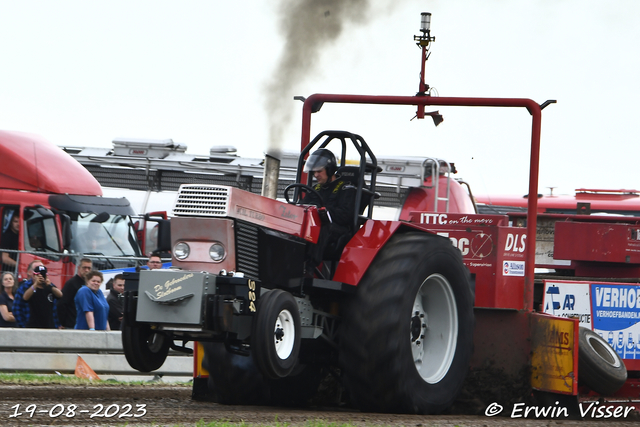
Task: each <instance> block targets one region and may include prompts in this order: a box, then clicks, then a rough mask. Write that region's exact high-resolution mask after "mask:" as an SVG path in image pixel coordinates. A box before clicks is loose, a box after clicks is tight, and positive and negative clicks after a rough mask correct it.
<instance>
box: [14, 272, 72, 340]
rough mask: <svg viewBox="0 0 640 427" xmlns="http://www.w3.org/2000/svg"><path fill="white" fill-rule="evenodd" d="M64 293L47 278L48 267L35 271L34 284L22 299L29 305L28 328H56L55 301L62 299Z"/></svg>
mask: <svg viewBox="0 0 640 427" xmlns="http://www.w3.org/2000/svg"><path fill="white" fill-rule="evenodd" d="M61 297H62V291H61V290H60V289H58V288H57V287H56V286H55V285H54V284H53V283H51V280H49V278H48V277H47V267H45V266H44V265H39V266H37V267H35V268H34V269H33V284H32V285H31V286H30V287H29V288H27V290H26V291H24V294H23V296H22V299H24V300H25V301H27V303H29V313H30V315H29V321H28V322H27V327H28V328H48V329H52V328H56V327H57V326H58V325H57V323H58V322H57V321H56V320H55V319H54V317H53V310H54V308H55V306H56V304H55V301H54V299H60V298H61Z"/></svg>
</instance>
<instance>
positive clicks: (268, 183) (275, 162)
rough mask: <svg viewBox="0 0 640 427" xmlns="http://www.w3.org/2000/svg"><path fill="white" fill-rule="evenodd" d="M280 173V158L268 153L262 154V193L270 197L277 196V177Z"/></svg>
mask: <svg viewBox="0 0 640 427" xmlns="http://www.w3.org/2000/svg"><path fill="white" fill-rule="evenodd" d="M279 175H280V159H277V158H275V157H273V156H270V155H269V154H265V156H264V176H263V177H262V195H263V196H264V197H269V198H270V199H276V198H277V197H278V177H279Z"/></svg>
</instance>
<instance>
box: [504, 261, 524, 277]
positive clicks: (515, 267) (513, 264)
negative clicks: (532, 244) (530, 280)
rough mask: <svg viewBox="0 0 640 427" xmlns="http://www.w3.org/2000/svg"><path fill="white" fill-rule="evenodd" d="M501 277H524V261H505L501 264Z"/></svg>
mask: <svg viewBox="0 0 640 427" xmlns="http://www.w3.org/2000/svg"><path fill="white" fill-rule="evenodd" d="M502 275H503V276H524V261H505V262H504V263H503V264H502Z"/></svg>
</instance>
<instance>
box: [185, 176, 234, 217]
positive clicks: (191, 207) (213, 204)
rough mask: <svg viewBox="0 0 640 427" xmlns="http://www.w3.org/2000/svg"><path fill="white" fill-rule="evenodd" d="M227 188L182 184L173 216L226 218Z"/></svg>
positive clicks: (227, 204)
mask: <svg viewBox="0 0 640 427" xmlns="http://www.w3.org/2000/svg"><path fill="white" fill-rule="evenodd" d="M228 212H229V187H225V186H221V185H202V184H183V185H181V186H180V190H179V191H178V198H177V200H176V204H175V206H174V208H173V215H175V216H182V215H191V216H227V214H228Z"/></svg>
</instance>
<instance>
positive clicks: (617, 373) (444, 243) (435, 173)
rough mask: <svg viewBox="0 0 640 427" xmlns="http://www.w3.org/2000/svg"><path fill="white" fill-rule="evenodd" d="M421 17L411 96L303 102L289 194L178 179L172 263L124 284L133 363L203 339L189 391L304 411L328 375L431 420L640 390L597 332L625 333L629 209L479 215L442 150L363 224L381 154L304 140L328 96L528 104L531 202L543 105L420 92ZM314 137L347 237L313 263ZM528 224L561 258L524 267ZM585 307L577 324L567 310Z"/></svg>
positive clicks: (334, 134)
mask: <svg viewBox="0 0 640 427" xmlns="http://www.w3.org/2000/svg"><path fill="white" fill-rule="evenodd" d="M422 23H423V24H422V28H421V32H422V34H421V35H420V36H416V37H415V40H416V41H417V44H418V46H419V47H420V48H421V52H422V62H421V63H422V72H421V76H422V78H421V82H420V87H419V91H418V93H417V94H416V95H415V96H364V95H341V94H315V95H312V96H310V97H308V98H306V99H305V100H304V104H303V109H302V135H301V151H300V154H299V156H298V158H297V167H296V175H295V182H294V183H293V184H290V185H288V186H287V187H286V188H285V190H284V199H285V200H284V201H283V200H280V199H273V198H268V197H265V196H262V195H258V194H254V193H252V192H249V191H246V190H243V189H240V188H237V187H232V186H225V185H212V184H198V183H191V184H183V185H181V186H180V189H179V191H178V196H177V200H176V203H175V206H174V209H173V213H172V215H173V216H172V218H171V224H170V226H171V251H172V263H173V267H174V268H173V269H171V270H164V271H142V272H140V275H139V278H138V280H131V281H129V280H128V281H127V286H126V290H125V313H124V326H123V331H122V340H123V347H124V350H125V355H126V357H127V360H128V362H129V363H130V365H131V366H132V367H133V368H135V369H138V370H140V371H145V372H149V371H153V370H155V369H158V368H159V367H160V366H162V364H163V362H164V360H165V358H166V356H167V353H168V351H169V350H170V349H174V350H178V351H190V350H189V348H187V347H186V343H187V342H189V341H197V342H198V345H196V346H195V353H194V365H195V378H194V395H198V394H199V393H200V392H202V389H201V388H200V387H201V386H202V384H203V383H205V384H206V387H205V388H207V390H208V391H209V392H210V393H211V394H212V395H213V397H214V399H216V401H218V402H220V403H223V404H273V405H280V404H300V403H303V402H305V401H307V400H308V399H309V398H310V397H311V396H313V395H314V393H315V392H316V391H317V390H318V384H319V383H320V381H321V379H322V378H323V376H324V375H325V374H326V373H327V372H329V373H330V374H331V375H333V377H334V378H338V380H339V382H340V384H341V385H342V386H344V388H345V389H346V391H347V392H348V395H349V401H350V402H351V403H352V404H353V405H354V406H355V407H357V408H359V409H361V410H363V411H375V412H403V413H418V414H432V413H438V412H442V411H444V410H446V409H447V408H450V407H451V406H452V405H454V404H455V401H456V399H458V398H466V400H467V401H469V400H473V401H476V402H481V409H479V410H482V411H484V408H486V407H487V406H486V405H488V404H489V403H491V402H494V403H496V404H499V406H500V405H503V406H508V405H511V406H514V402H522V404H524V403H525V402H527V403H530V404H532V405H534V404H539V405H544V404H546V403H545V402H555V405H556V406H558V405H559V404H560V402H561V404H560V406H562V408H567V411H568V412H571V413H572V414H577V413H578V412H579V409H578V405H579V402H580V399H584V398H585V397H587V396H614V395H615V396H625V398H626V399H630V398H631V399H638V398H639V397H640V396H639V395H638V392H637V391H635V390H637V386H638V382H637V379H636V378H635V375H628V374H627V373H628V371H629V372H636V371H638V370H639V369H640V366H639V365H638V362H637V361H636V360H635V347H634V353H633V356H632V357H629V356H630V355H631V353H625V350H624V347H625V346H624V345H623V353H622V355H621V354H620V353H619V352H618V351H616V349H614V348H613V347H612V346H611V345H610V344H609V343H611V340H609V343H608V342H607V340H608V339H609V336H608V335H607V337H605V336H604V333H603V332H602V331H604V330H606V328H608V327H609V328H610V327H616V328H618V329H616V336H618V331H624V332H627V330H631V329H632V328H633V327H634V325H635V323H637V321H635V319H636V316H637V310H636V307H637V301H638V300H637V296H638V295H640V293H639V292H638V290H639V288H638V287H637V285H638V284H637V277H638V273H640V270H639V268H640V257H639V255H638V254H639V253H640V220H638V219H637V218H630V217H620V216H608V217H600V216H589V215H580V214H570V213H562V214H539V212H538V206H537V201H538V200H537V198H529V199H527V202H528V203H527V209H526V211H525V212H512V213H507V214H486V213H477V211H476V207H475V205H474V203H473V198H472V197H470V194H469V191H467V190H466V189H465V188H463V185H461V183H459V182H458V181H456V180H454V179H452V178H451V177H450V175H449V174H450V173H451V172H452V170H453V167H452V165H451V164H449V163H447V162H445V161H441V160H439V159H436V160H435V161H432V162H427V163H424V165H423V166H424V168H423V172H422V174H421V181H420V183H419V184H418V185H417V186H416V187H415V188H408V189H406V193H405V197H404V198H403V204H402V208H401V211H400V213H399V217H398V219H397V220H380V219H373V215H372V211H373V207H374V206H375V204H376V201H377V200H379V198H380V192H379V191H378V190H379V188H381V186H380V185H378V176H379V175H381V174H382V173H383V171H382V169H383V168H382V167H381V166H380V164H379V162H378V160H377V158H376V155H375V152H374V150H373V149H372V148H371V147H370V146H369V145H368V144H367V142H366V141H365V139H364V138H363V137H362V136H360V135H358V134H355V133H352V132H347V131H324V132H321V133H320V134H318V135H317V136H315V137H313V138H312V137H311V130H310V129H311V120H312V117H313V114H318V113H319V112H320V111H321V109H322V108H330V105H331V104H335V103H342V104H354V105H359V104H369V105H380V106H393V105H412V106H415V107H416V108H417V113H416V115H417V117H418V118H421V119H422V118H425V117H426V116H431V117H433V118H434V122H436V123H437V122H438V121H439V120H436V118H437V116H438V115H439V113H438V112H437V111H434V112H427V111H426V107H427V106H430V107H440V106H466V107H498V108H517V109H523V110H525V111H527V112H528V113H529V114H530V115H531V139H530V143H531V158H530V164H529V168H530V176H529V194H538V188H537V185H538V184H537V183H538V166H539V149H540V129H541V118H542V110H543V109H544V108H545V107H546V106H548V105H549V104H551V103H553V102H555V101H547V102H544V103H542V104H538V103H537V102H535V101H533V100H530V99H525V98H461V97H434V96H430V95H429V94H428V91H427V89H428V86H427V85H426V83H424V65H425V63H426V59H427V58H428V55H427V50H428V48H429V46H430V43H431V42H432V41H433V38H432V37H431V35H430V28H429V24H430V14H423V21H422ZM319 148H330V149H331V150H332V151H334V152H335V153H336V154H337V157H338V158H339V159H340V161H339V163H340V164H339V172H338V173H339V174H340V176H341V177H343V179H345V180H348V181H349V183H350V184H351V185H352V186H353V187H355V193H354V198H355V199H354V200H355V206H356V209H355V210H354V212H353V226H354V227H353V229H354V230H356V231H355V232H354V233H353V235H348V236H346V237H347V243H346V245H345V246H344V248H343V250H342V252H341V254H340V256H339V257H335V258H327V259H323V260H322V262H321V263H320V264H317V265H315V264H313V263H310V262H309V256H310V253H312V252H313V251H314V250H315V249H317V245H318V244H319V242H320V236H321V233H322V229H323V227H324V226H326V225H327V221H328V219H327V216H326V215H325V214H324V213H323V207H322V206H311V205H306V204H305V203H304V197H303V193H313V191H314V188H313V187H312V178H311V176H308V175H305V174H304V173H303V165H304V162H305V159H306V158H307V157H308V155H309V154H310V153H311V152H313V151H315V150H317V149H319ZM347 158H356V159H358V161H357V163H356V164H349V163H348V162H346V160H345V159H347ZM265 169H268V168H265ZM389 171H393V170H392V169H391V170H388V172H389ZM397 171H398V172H400V170H399V169H398V170H397ZM265 179H271V180H272V182H273V180H274V179H275V178H273V177H271V178H268V177H267V176H266V175H265ZM271 185H272V187H273V186H275V184H273V183H272V184H271ZM543 220H544V221H545V222H542V221H543ZM539 223H540V224H543V225H544V227H543V230H542V231H541V230H540V229H539V227H538V224H539ZM545 230H546V231H548V233H545ZM541 235H544V236H545V238H546V241H545V243H546V244H547V247H548V248H550V251H551V253H550V254H547V255H548V256H549V257H550V259H551V260H553V261H558V262H557V263H556V264H557V267H558V268H557V269H556V268H548V269H545V270H544V272H541V271H542V270H540V269H539V268H538V270H537V267H539V266H538V265H537V262H536V248H537V246H538V242H539V239H540V236H541ZM553 264H554V263H553V262H551V261H548V262H547V264H545V265H547V266H549V265H553ZM561 267H564V268H561ZM574 287H575V288H574ZM585 292H586V295H585ZM582 306H585V307H584V308H580V310H588V311H589V315H588V316H587V317H583V316H582V315H583V314H585V313H582V312H580V311H577V312H576V310H578V308H579V307H582ZM611 331H612V332H613V329H612V330H611ZM629 333H631V334H633V333H634V332H633V331H632V332H629ZM601 334H602V335H601ZM625 337H626V335H625ZM630 337H631V336H630ZM614 340H615V337H614ZM618 341H619V338H618ZM614 343H615V342H614ZM623 344H624V343H623ZM634 345H635V340H634ZM627 347H629V348H631V347H630V345H627ZM639 355H640V352H639ZM482 405H484V406H482ZM551 405H554V403H551ZM467 410H469V409H468V408H467ZM561 414H564V412H561ZM579 415H580V414H578V416H579ZM582 415H583V414H582Z"/></svg>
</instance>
